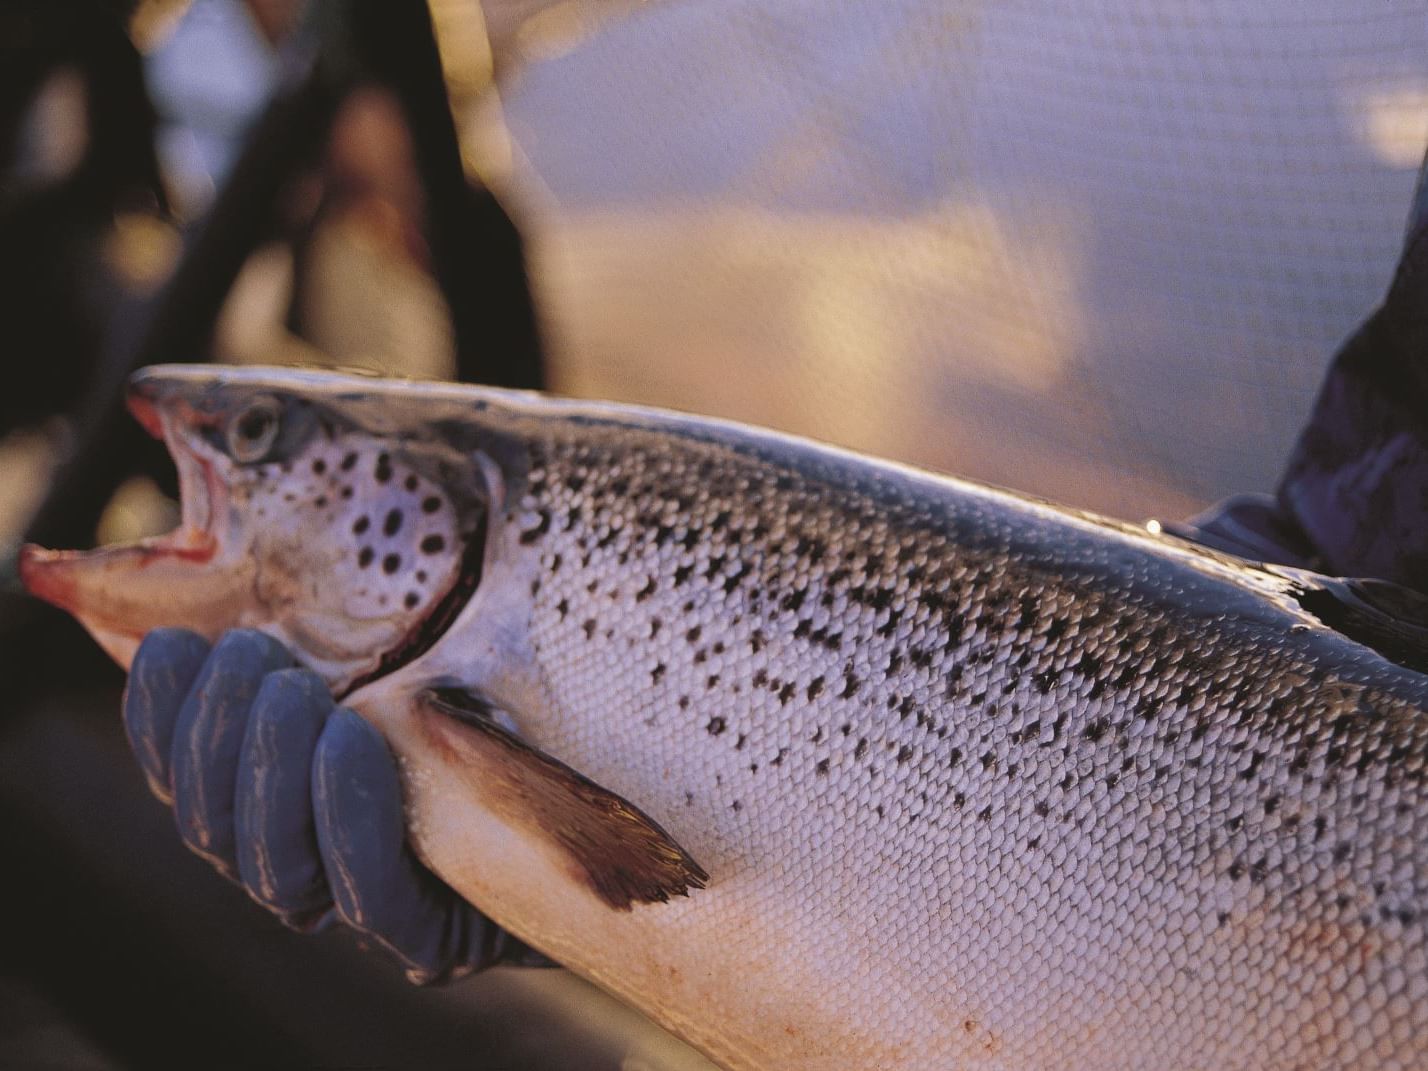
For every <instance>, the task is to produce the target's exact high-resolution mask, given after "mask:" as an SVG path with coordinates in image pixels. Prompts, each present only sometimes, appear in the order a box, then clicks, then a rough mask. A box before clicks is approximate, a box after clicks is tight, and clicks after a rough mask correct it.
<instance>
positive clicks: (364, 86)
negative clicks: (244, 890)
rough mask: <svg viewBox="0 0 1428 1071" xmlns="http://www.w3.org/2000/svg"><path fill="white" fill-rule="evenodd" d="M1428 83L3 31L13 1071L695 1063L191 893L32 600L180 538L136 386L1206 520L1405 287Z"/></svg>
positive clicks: (194, 883) (946, 46)
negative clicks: (237, 370) (707, 426)
mask: <svg viewBox="0 0 1428 1071" xmlns="http://www.w3.org/2000/svg"><path fill="white" fill-rule="evenodd" d="M1425 57H1428V3H1425V0H1413V2H1409V0H1383V2H1381V3H1375V4H1374V5H1372V6H1370V7H1367V8H1365V7H1363V6H1362V5H1346V4H1344V3H1343V2H1342V0H1264V2H1262V3H1259V4H1254V5H1246V4H1243V3H1241V2H1239V0H1195V2H1189V0H1185V2H1175V3H1156V2H1152V0H1088V2H1085V3H1081V4H1075V5H1065V4H1057V3H1053V2H1051V0H1015V2H1007V3H1001V4H995V5H993V4H982V3H977V2H975V0H944V2H933V0H877V2H872V0H855V2H848V3H843V4H840V5H828V4H826V3H815V2H811V0H779V2H776V3H775V2H771V0H730V2H725V3H720V4H714V3H710V2H708V0H560V2H545V0H486V2H484V3H482V2H479V0H430V2H429V3H427V4H422V3H415V2H413V3H403V4H394V3H390V2H383V0H306V2H303V0H71V2H68V3H64V4H55V3H52V2H50V0H8V2H7V3H6V4H5V5H4V6H3V7H0V324H3V325H4V328H5V340H6V345H5V347H4V351H3V352H4V354H5V356H4V362H3V366H0V367H3V369H4V371H5V373H6V375H7V376H8V382H7V383H6V385H5V387H4V389H0V651H3V652H4V654H3V655H0V657H3V658H4V659H5V662H4V667H5V669H6V679H7V680H8V681H9V682H10V683H11V689H10V691H9V692H8V693H7V694H8V696H9V700H10V701H9V703H8V704H7V707H6V709H5V711H4V716H3V720H0V853H3V854H0V859H2V860H3V864H0V865H3V868H4V870H5V872H6V873H7V874H8V875H10V876H11V877H10V880H9V881H8V882H6V883H5V885H6V892H5V894H4V895H5V898H6V903H5V904H4V905H0V906H5V907H8V909H9V910H8V912H7V914H6V915H4V916H3V917H0V1064H5V1065H24V1066H52V1067H95V1068H110V1067H131V1066H139V1067H142V1066H152V1065H154V1064H156V1063H170V1062H178V1061H180V1060H184V1061H185V1062H199V1063H209V1062H212V1061H213V1060H214V1058H215V1054H217V1058H218V1059H219V1061H220V1062H225V1063H236V1064H254V1063H258V1062H262V1063H280V1064H318V1065H324V1066H360V1067H370V1066H412V1065H420V1066H437V1065H449V1066H469V1067H473V1068H483V1067H491V1068H498V1067H521V1068H525V1067H542V1068H543V1067H550V1068H567V1067H580V1068H601V1067H609V1068H618V1067H624V1068H627V1069H631V1071H634V1069H640V1068H650V1069H656V1068H694V1067H701V1066H706V1065H703V1064H702V1063H701V1061H699V1059H698V1058H697V1057H695V1056H694V1055H693V1054H692V1053H690V1052H688V1050H685V1049H683V1048H682V1047H681V1046H679V1045H678V1044H677V1043H675V1042H674V1041H672V1040H671V1039H669V1038H667V1037H665V1036H664V1035H662V1034H660V1033H659V1032H658V1031H656V1030H655V1029H654V1028H653V1027H650V1026H649V1025H648V1024H646V1023H644V1022H643V1021H641V1020H639V1019H638V1018H637V1017H635V1016H634V1015H633V1014H631V1013H629V1012H627V1011H625V1010H624V1009H622V1008H620V1007H619V1006H617V1005H615V1004H614V1003H613V1002H612V1001H609V1000H607V999H606V998H604V997H602V996H601V995H599V994H597V993H595V992H594V991H593V990H591V989H589V987H586V986H584V985H582V984H581V983H579V982H577V981H575V980H574V979H571V978H570V977H568V976H567V975H565V974H564V973H563V972H554V971H551V972H536V973H531V972H517V971H505V970H503V971H497V972H493V974H491V975H490V976H487V977H482V978H477V979H472V980H469V981H467V982H463V983H461V984H458V985H456V986H452V987H449V988H447V989H444V990H435V991H427V990H416V989H412V988H411V987H409V986H407V985H406V983H405V982H404V981H402V979H401V978H400V976H399V974H398V972H397V971H396V970H395V969H394V968H393V967H392V966H391V965H390V964H389V963H386V962H385V961H383V960H381V959H380V957H376V956H363V955H360V954H359V953H358V952H357V950H356V949H355V948H354V947H353V946H352V943H351V942H350V941H347V940H345V939H344V938H343V937H341V936H340V935H327V936H324V937H322V938H318V939H301V938H296V937H293V936H292V935H289V934H287V933H286V932H285V931H283V930H281V928H280V927H278V926H277V924H276V923H271V922H269V920H267V919H266V918H265V917H263V916H262V915H261V913H260V912H258V911H257V910H256V909H252V908H250V906H249V905H248V904H247V903H246V902H245V901H244V899H243V897H242V895H241V893H239V892H237V891H236V890H234V889H230V888H228V887H227V886H226V885H224V883H223V882H221V881H220V880H219V879H217V878H215V877H214V876H213V875H212V874H211V873H209V872H208V870H207V868H206V867H205V866H204V864H202V863H199V862H198V861H196V860H191V859H189V858H187V857H186V855H185V854H184V852H183V850H182V849H181V848H180V847H179V845H178V841H177V838H175V837H174V836H173V835H172V833H171V830H170V829H169V827H168V819H167V815H166V813H165V812H164V811H163V810H162V809H161V808H160V807H159V806H158V805H157V804H155V803H153V802H152V801H150V800H148V799H147V798H146V797H145V796H144V793H143V790H142V787H141V783H140V779H139V777H138V775H137V772H136V770H134V769H133V768H132V766H131V764H130V763H129V761H128V759H127V756H126V754H125V753H124V748H123V741H122V739H121V736H120V733H119V727H118V720H117V688H118V686H119V684H120V683H121V682H120V680H119V677H118V674H117V671H115V670H113V668H112V667H108V666H106V665H104V664H103V662H102V661H101V660H100V658H99V656H98V655H97V653H95V652H94V651H93V649H92V645H91V644H90V643H89V642H88V641H87V640H86V639H85V638H84V637H83V636H82V635H81V634H80V633H79V632H78V631H77V630H76V629H75V628H74V627H73V626H71V625H70V624H69V623H68V622H66V621H64V620H63V619H62V618H61V617H60V616H59V615H57V614H51V613H49V612H47V611H45V610H44V609H42V608H40V607H37V606H35V605H34V604H33V603H32V602H30V601H29V600H26V599H24V598H23V597H22V596H21V595H20V594H19V592H18V590H17V587H16V583H15V578H14V564H13V562H14V551H15V548H16V547H17V546H18V544H19V542H20V541H21V540H22V539H23V538H32V539H37V540H40V541H43V542H46V543H49V544H51V545H60V546H82V545H88V544H91V543H94V542H107V541H113V540H118V539H130V538H134V537H136V536H138V535H142V534H147V533H150V532H155V531H161V530H163V529H165V528H167V527H169V526H170V525H171V524H172V523H173V520H174V517H175V506H174V504H173V502H172V499H171V497H170V496H171V494H172V482H171V481H172V474H171V471H170V467H169V465H168V464H167V462H166V461H165V460H164V459H163V457H162V456H161V454H162V451H161V450H159V449H158V448H157V447H156V446H155V445H154V444H152V443H150V442H148V441H146V440H145V439H144V437H143V435H142V433H141V432H139V431H138V429H137V428H135V427H133V426H132V424H131V423H130V422H128V421H127V420H126V419H125V418H124V417H123V416H122V413H121V410H120V407H119V404H118V402H119V397H120V389H121V386H122V383H123V381H124V378H125V376H126V375H127V373H128V371H129V370H130V369H132V368H133V367H135V366H136V365H138V364H142V363H147V362H150V361H156V360H184V361H189V360H214V361H229V362H263V363H311V364H334V365H342V366H349V367H351V366H359V367H366V368H371V369H375V370H380V371H383V372H387V373H390V374H401V375H413V376H428V377H438V378H456V379H461V380H465V381H470V382H487V383H497V384H502V385H508V386H522V387H544V388H547V389H551V390H556V391H559V392H563V393H568V394H576V395H583V396H589V397H603V398H614V399H619V400H627V401H638V402H647V403H653V404H658V405H665V406H671V407H675V408H680V409H686V410H690V411H695V412H701V413H708V414H714V415H719V416H728V417H734V418H738V419H742V420H746V421H752V422H755V423H760V424H766V425H770V426H773V427H778V428H782V429H785V430H789V431H794V432H798V433H802V434H807V435H812V436H815V437H817V438H821V439H825V440H830V441H833V442H837V443H840V444H843V445H847V446H851V447H854V448H857V449H860V450H865V451H868V452H871V453H875V454H880V455H884V456H889V457H894V458H897V459H900V460H905V461H909V462H913V463H916V464H920V465H924V466H928V467H931V468H935V469H940V470H944V471H950V472H955V473H958V474H961V475H966V476H970V477H974V478H977V479H981V480H986V481H990V482H994V483H999V484H1004V485H1007V486H1011V487H1015V488H1017V489H1020V490H1025V491H1030V492H1033V493H1036V494H1040V495H1044V496H1046V497H1048V498H1052V499H1056V500H1059V501H1062V502H1066V503H1069V504H1072V505H1076V506H1081V507H1085V508H1091V509H1096V510H1100V511H1103V512H1107V513H1111V514H1114V515H1117V516H1121V517H1125V518H1128V519H1133V520H1139V519H1144V518H1146V517H1150V516H1156V517H1161V518H1176V517H1182V516H1186V515H1189V514H1191V513H1193V512H1195V511H1197V510H1198V509H1200V508H1202V507H1203V506H1204V505H1205V504H1207V503H1208V502H1210V501H1212V500H1214V499H1216V498H1218V497H1220V496H1222V495H1225V494H1228V493H1231V492H1236V491H1253V490H1270V489H1272V487H1273V485H1274V482H1275V480H1276V477H1277V476H1278V473H1279V471H1280V468H1281V466H1282V464H1283V462H1284V459H1285V458H1286V456H1287V454H1288V452H1289V449H1290V447H1291V445H1292V444H1293V441H1294V438H1295V435H1296V433H1297V431H1298V429H1299V428H1300V426H1301V425H1302V423H1303V421H1304V419H1305V418H1306V416H1307V414H1308V411H1309V407H1310V404H1311V402H1312V400H1313V397H1314V393H1315V390H1316V388H1317V386H1318V384H1319V382H1320V379H1321V377H1322V376H1323V373H1324V371H1325V369H1326V368H1327V367H1328V364H1329V361H1330V358H1331V357H1332V355H1333V353H1334V351H1335V349H1336V348H1337V346H1338V345H1339V343H1340V342H1341V341H1342V340H1343V339H1344V338H1345V336H1346V335H1347V334H1348V333H1349V332H1350V331H1351V330H1352V329H1353V328H1354V327H1355V326H1356V325H1357V324H1358V323H1359V322H1361V321H1362V320H1363V319H1364V318H1365V317H1366V316H1367V315H1368V314H1369V313H1370V312H1371V311H1372V309H1373V308H1374V306H1375V305H1376V304H1377V302H1378V301H1379V300H1380V298H1381V297H1382V295H1383V293H1384V290H1385V288H1386V286H1387V283H1388V281H1389V279H1390V277H1391V275H1392V271H1393V268H1394V265H1395V262H1396V260H1397V256H1398V251H1399V247H1400V244H1401V242H1402V231H1403V224H1404V221H1405V218H1406V216H1407V213H1408V210H1409V205H1410V201H1411V199H1412V196H1413V189H1414V181H1415V175H1416V173H1417V171H1418V167H1419V164H1420V162H1421V161H1422V160H1423V157H1424V150H1425V145H1428V59H1425ZM751 969H757V965H756V964H753V965H751Z"/></svg>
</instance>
